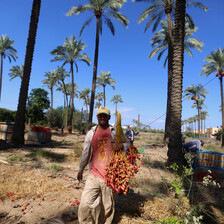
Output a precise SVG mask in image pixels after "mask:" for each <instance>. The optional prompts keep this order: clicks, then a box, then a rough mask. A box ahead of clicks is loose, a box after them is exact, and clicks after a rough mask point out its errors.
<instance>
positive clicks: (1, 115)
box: [0, 108, 16, 122]
mask: <svg viewBox="0 0 224 224" xmlns="http://www.w3.org/2000/svg"><path fill="white" fill-rule="evenodd" d="M15 119H16V111H12V110H7V109H4V108H0V121H3V122H15Z"/></svg>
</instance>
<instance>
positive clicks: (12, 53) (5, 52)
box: [0, 35, 18, 99]
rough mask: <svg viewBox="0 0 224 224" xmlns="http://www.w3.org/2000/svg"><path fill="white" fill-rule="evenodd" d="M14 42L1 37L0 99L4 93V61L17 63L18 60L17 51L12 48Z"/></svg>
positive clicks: (5, 36)
mask: <svg viewBox="0 0 224 224" xmlns="http://www.w3.org/2000/svg"><path fill="white" fill-rule="evenodd" d="M14 44H15V43H14V41H13V40H11V39H10V38H9V37H8V36H7V35H2V36H1V37H0V54H1V71H0V99H1V92H2V73H3V59H5V58H6V57H7V58H8V59H9V62H10V63H11V61H12V59H13V60H14V61H16V59H17V58H18V56H17V51H16V49H15V48H13V47H12V46H13V45H14Z"/></svg>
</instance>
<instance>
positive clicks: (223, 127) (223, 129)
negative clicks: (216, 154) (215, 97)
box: [219, 76, 224, 148]
mask: <svg viewBox="0 0 224 224" xmlns="http://www.w3.org/2000/svg"><path fill="white" fill-rule="evenodd" d="M219 79H220V89H221V105H222V145H221V146H222V148H223V147H224V103H223V85H222V76H220V78H219Z"/></svg>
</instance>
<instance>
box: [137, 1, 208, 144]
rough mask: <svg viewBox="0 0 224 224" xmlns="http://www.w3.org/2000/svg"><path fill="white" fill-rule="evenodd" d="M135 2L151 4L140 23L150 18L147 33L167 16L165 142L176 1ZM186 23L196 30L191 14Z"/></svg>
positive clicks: (192, 3) (168, 123) (170, 86)
mask: <svg viewBox="0 0 224 224" xmlns="http://www.w3.org/2000/svg"><path fill="white" fill-rule="evenodd" d="M133 1H134V2H150V3H151V5H150V6H149V7H148V8H146V9H145V10H144V11H143V13H142V14H141V15H140V17H139V19H138V22H139V23H141V22H142V21H144V20H145V19H147V18H148V17H149V18H150V19H149V21H148V22H147V24H146V26H145V32H146V31H147V29H148V28H149V27H150V25H152V24H154V26H153V29H152V31H153V32H155V31H156V29H157V27H158V25H159V23H160V21H161V20H162V19H163V17H165V15H167V25H168V36H167V43H168V83H167V109H166V122H165V135H164V140H165V141H166V140H167V139H168V138H169V133H168V130H169V126H170V110H171V109H170V107H171V92H172V83H173V81H172V69H173V64H172V63H173V41H172V39H173V34H172V19H171V17H172V16H173V14H174V10H173V9H174V8H175V0H133ZM187 4H189V5H193V6H195V7H199V8H201V9H203V10H205V11H207V8H206V7H205V6H203V5H202V4H201V3H199V2H188V3H187ZM185 16H186V21H188V22H189V24H190V27H191V28H194V22H193V20H192V18H191V16H190V15H189V14H187V13H186V14H185Z"/></svg>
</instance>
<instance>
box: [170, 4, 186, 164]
mask: <svg viewBox="0 0 224 224" xmlns="http://www.w3.org/2000/svg"><path fill="white" fill-rule="evenodd" d="M175 8H176V10H175V27H174V45H173V73H172V86H173V88H172V93H171V98H172V100H171V107H170V114H171V116H170V136H169V143H168V153H167V155H168V161H167V162H168V164H172V163H174V162H177V163H179V164H182V163H183V162H184V156H183V153H182V139H181V116H182V89H183V65H184V34H185V32H184V30H185V10H186V0H176V7H175Z"/></svg>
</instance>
